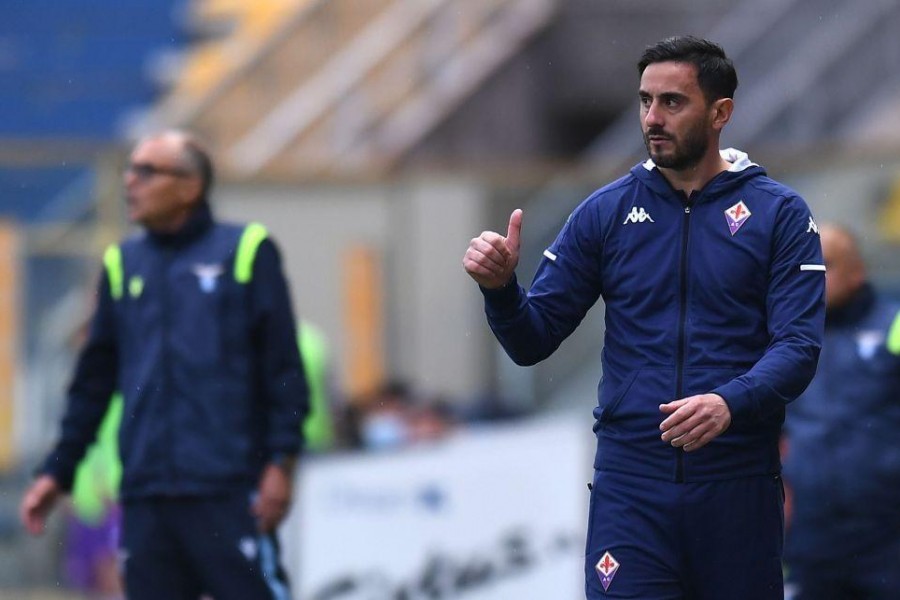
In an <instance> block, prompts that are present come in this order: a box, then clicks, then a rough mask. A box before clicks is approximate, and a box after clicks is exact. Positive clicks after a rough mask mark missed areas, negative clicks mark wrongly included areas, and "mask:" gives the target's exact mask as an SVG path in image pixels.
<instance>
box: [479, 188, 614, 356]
mask: <svg viewBox="0 0 900 600" xmlns="http://www.w3.org/2000/svg"><path fill="white" fill-rule="evenodd" d="M600 249H601V237H600V226H599V219H598V216H597V211H596V209H595V207H594V206H593V205H592V203H590V199H588V201H585V202H584V203H583V204H582V205H581V206H579V207H578V208H577V209H576V210H575V212H573V213H572V215H571V216H570V217H569V220H568V221H567V222H566V225H565V226H564V227H563V229H562V231H561V232H560V234H559V236H557V238H556V241H554V242H553V244H552V245H551V246H550V248H548V249H547V250H546V251H544V258H543V259H542V261H541V264H540V266H539V267H538V270H537V273H536V274H535V276H534V281H533V282H532V284H531V289H530V290H529V291H528V292H527V293H526V292H525V290H524V289H522V287H521V286H519V284H518V282H517V280H516V278H515V277H513V279H512V281H510V283H509V284H507V285H506V286H505V287H503V288H500V289H496V290H487V289H484V288H482V289H481V292H482V294H483V295H484V304H485V314H486V315H487V319H488V324H489V325H490V327H491V330H492V331H493V332H494V335H495V336H496V337H497V339H498V340H499V341H500V344H501V345H502V346H503V348H504V350H506V353H507V354H508V355H509V357H510V358H511V359H512V360H513V361H514V362H515V363H516V364H518V365H523V366H524V365H533V364H535V363H538V362H540V361H542V360H544V359H545V358H547V357H548V356H550V355H551V354H553V352H554V351H555V350H556V349H557V348H558V347H559V345H560V344H561V343H562V341H563V340H564V339H566V338H567V337H568V336H569V335H570V334H571V333H572V332H573V331H574V330H575V328H576V327H577V326H578V324H579V323H581V320H582V319H583V318H584V316H585V314H587V311H588V310H589V309H590V308H591V307H592V306H593V305H594V303H595V302H596V301H597V298H598V297H599V296H600V293H601V275H602V274H601V261H600Z"/></svg>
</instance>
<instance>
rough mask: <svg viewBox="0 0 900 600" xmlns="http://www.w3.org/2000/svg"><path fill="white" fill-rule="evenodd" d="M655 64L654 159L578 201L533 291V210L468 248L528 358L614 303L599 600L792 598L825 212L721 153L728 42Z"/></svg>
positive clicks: (647, 119) (595, 515)
mask: <svg viewBox="0 0 900 600" xmlns="http://www.w3.org/2000/svg"><path fill="white" fill-rule="evenodd" d="M638 70H639V72H640V75H641V78H640V89H639V92H638V97H639V101H640V121H641V127H642V131H643V135H644V141H645V144H646V146H647V151H648V152H649V154H650V159H649V160H647V161H645V162H644V163H642V164H638V165H636V166H635V167H634V168H632V169H631V172H630V173H629V174H628V175H626V176H625V177H623V178H621V179H619V180H618V181H615V182H613V183H611V184H609V185H607V186H605V187H603V188H601V189H600V190H598V191H597V192H595V193H594V194H592V195H591V196H590V197H589V198H588V199H587V200H585V201H584V202H583V203H582V204H581V205H580V206H579V207H578V208H576V209H575V211H574V212H573V213H572V214H571V216H570V217H569V219H568V221H567V223H566V224H565V226H564V227H563V229H562V231H561V233H560V234H559V236H558V237H557V239H556V241H555V242H553V244H551V246H550V247H549V248H547V249H546V250H545V251H544V253H543V254H544V259H543V261H542V263H541V265H540V267H539V268H538V271H537V273H536V275H535V278H534V281H533V282H532V284H531V288H530V290H529V291H528V292H526V291H525V290H524V289H522V288H521V287H520V286H519V285H518V283H517V280H516V275H515V268H516V265H517V264H518V260H519V234H520V231H521V227H522V211H521V210H515V211H514V212H513V213H512V215H511V216H510V219H509V226H508V229H507V234H506V236H503V235H501V234H499V233H495V232H492V231H486V232H484V233H482V234H481V235H480V236H479V237H477V238H475V239H473V240H472V241H471V242H470V244H469V248H468V250H467V251H466V254H465V257H464V258H463V265H464V267H465V269H466V271H467V272H468V273H469V275H470V276H471V277H472V278H473V279H474V280H475V281H476V282H477V283H478V284H479V286H480V289H481V291H482V293H483V295H484V299H485V312H486V314H487V318H488V322H489V324H490V326H491V329H492V330H493V332H494V334H495V335H496V336H497V338H498V339H499V340H500V342H501V343H502V344H503V347H504V348H505V349H506V351H507V353H508V354H509V355H510V357H511V358H512V359H513V360H514V361H515V362H516V363H517V364H520V365H531V364H534V363H536V362H538V361H540V360H543V359H544V358H546V357H547V356H549V355H550V354H551V353H552V352H553V351H554V350H555V349H556V348H557V347H558V346H559V344H560V343H561V342H562V341H563V340H564V339H565V338H566V337H567V336H568V335H569V334H570V333H571V332H572V331H573V330H574V329H575V327H577V326H578V324H579V323H580V322H581V319H582V318H583V317H584V315H585V314H586V312H587V311H588V309H590V307H591V306H592V305H593V304H594V303H595V302H596V301H597V299H598V298H600V297H601V296H602V298H603V300H604V302H605V304H606V334H605V340H604V348H603V353H602V358H601V362H602V369H603V379H602V380H601V383H600V389H599V403H598V406H597V407H596V408H595V409H594V416H595V418H596V423H595V425H594V431H595V432H596V435H597V453H596V456H595V461H594V469H595V470H594V479H593V484H592V486H591V487H592V492H591V500H590V516H589V521H588V534H587V549H586V553H585V576H586V593H587V597H588V598H589V599H595V598H601V597H603V598H641V599H642V600H652V599H666V600H673V599H679V598H680V599H684V598H699V599H719V598H728V599H729V600H742V599H745V600H768V599H776V598H778V599H780V598H782V595H783V581H782V575H781V556H782V534H783V498H784V496H783V489H782V484H781V478H780V469H781V465H780V460H779V454H778V439H779V434H780V430H781V424H782V421H783V420H784V412H785V405H786V404H787V403H788V402H790V401H791V400H793V399H794V398H796V397H797V396H798V395H799V394H800V393H801V392H802V391H803V390H804V388H805V387H806V386H807V384H808V383H809V381H810V379H811V378H812V376H813V374H814V373H815V370H816V363H817V360H818V356H819V349H820V346H821V340H822V335H823V323H824V302H823V293H824V287H825V278H824V271H825V266H824V264H823V262H822V252H821V248H820V244H819V236H818V232H817V228H816V224H815V221H813V218H812V215H811V214H810V211H809V208H808V207H807V205H806V203H805V202H804V201H803V199H802V198H801V197H800V196H799V195H798V194H797V193H796V192H794V191H793V190H791V189H789V188H787V187H786V186H784V185H782V184H780V183H777V182H775V181H773V180H772V179H769V178H768V177H767V176H766V172H765V170H764V169H763V168H762V167H760V166H759V165H757V164H755V163H753V162H751V161H750V159H749V158H748V157H747V155H746V154H744V153H742V152H739V151H737V150H734V149H727V150H723V151H720V150H719V137H720V134H721V132H722V129H723V128H724V127H725V125H726V124H727V123H728V121H729V119H730V118H731V115H732V111H733V109H734V100H733V99H732V97H733V95H734V91H735V89H736V87H737V76H736V74H735V70H734V67H733V65H732V63H731V61H730V60H729V59H728V58H727V57H726V55H725V53H724V51H723V50H722V48H721V47H719V46H718V45H716V44H714V43H712V42H709V41H706V40H699V39H696V38H692V37H674V38H668V39H665V40H662V41H661V42H659V43H657V44H655V45H653V46H651V47H649V48H647V49H646V50H645V52H644V54H643V56H642V57H641V59H640V62H639V63H638Z"/></svg>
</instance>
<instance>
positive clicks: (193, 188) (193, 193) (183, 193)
mask: <svg viewBox="0 0 900 600" xmlns="http://www.w3.org/2000/svg"><path fill="white" fill-rule="evenodd" d="M202 189H203V183H202V182H201V181H200V177H199V176H198V175H192V176H190V177H185V178H184V179H183V180H182V182H181V185H180V186H179V190H180V192H179V197H180V200H181V202H182V204H185V205H193V204H196V203H198V202H199V198H200V192H201V191H202Z"/></svg>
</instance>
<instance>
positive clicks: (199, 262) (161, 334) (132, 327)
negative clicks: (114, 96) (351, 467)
mask: <svg viewBox="0 0 900 600" xmlns="http://www.w3.org/2000/svg"><path fill="white" fill-rule="evenodd" d="M212 183H213V165H212V161H211V159H210V155H209V153H208V152H207V151H206V149H205V148H204V147H203V146H202V145H201V144H200V143H199V142H198V141H197V140H196V139H195V138H194V137H193V136H192V135H190V134H188V133H185V132H181V131H167V132H163V133H161V134H158V135H153V136H150V137H148V138H146V139H144V140H142V141H140V142H139V143H138V144H137V146H136V147H135V149H134V150H133V152H132V153H131V157H130V160H129V163H128V166H127V167H126V169H125V173H124V186H125V194H126V199H127V204H128V216H129V219H130V220H131V221H132V222H134V223H136V224H139V225H141V226H142V231H141V232H140V233H138V234H137V235H134V236H132V237H129V238H128V239H126V240H124V241H123V242H122V243H121V244H118V245H113V246H110V247H109V248H108V249H107V251H106V254H105V256H104V260H103V262H104V271H103V274H102V276H101V278H100V284H99V288H98V291H97V306H96V309H95V312H94V315H93V318H92V322H91V327H90V331H89V335H88V339H87V342H86V344H85V346H84V347H83V349H82V351H81V354H80V356H79V359H78V363H77V366H76V370H75V374H74V377H73V379H72V383H71V385H70V387H69V391H68V404H67V409H66V413H65V416H64V418H63V421H62V428H61V435H60V438H59V441H58V443H57V444H56V446H55V448H54V449H53V450H52V452H51V453H50V455H49V457H48V458H47V460H46V461H45V462H44V464H43V465H42V466H41V467H40V469H39V475H38V477H37V479H36V480H35V482H34V483H33V484H32V486H31V487H30V488H29V490H28V491H27V492H26V494H25V496H24V498H23V500H22V504H21V511H20V512H21V518H22V521H23V523H24V524H25V526H26V528H27V529H28V530H29V531H30V532H31V533H33V534H39V533H41V532H42V531H43V530H44V525H45V522H46V518H47V516H48V514H49V513H50V512H51V510H52V509H53V507H54V505H55V503H56V500H57V499H58V497H59V496H60V495H61V494H62V493H66V492H68V491H69V490H70V488H71V485H72V480H73V477H74V472H75V468H76V466H77V464H78V462H79V460H80V459H81V457H82V455H83V454H84V452H85V449H86V448H87V447H88V446H89V445H90V443H91V442H92V441H93V440H94V438H95V436H96V433H97V429H98V427H99V425H100V422H101V420H102V418H103V416H104V414H105V413H106V410H107V407H108V405H109V401H110V398H111V397H112V396H113V393H114V392H115V391H116V390H118V391H119V392H121V394H122V397H123V400H124V404H123V411H122V423H121V429H120V434H119V448H120V453H121V458H122V464H123V475H122V483H121V499H122V504H123V509H124V510H123V515H124V521H123V531H122V536H121V542H120V552H121V556H120V561H121V564H122V567H123V573H124V580H125V587H126V592H127V595H128V597H129V598H131V599H132V600H141V599H148V600H149V599H154V600H155V599H159V598H166V599H170V600H180V599H184V600H195V599H196V598H198V597H200V596H201V595H202V594H209V595H211V596H213V597H215V598H216V599H217V600H228V599H229V598H230V599H234V600H254V599H257V598H259V599H262V598H287V597H289V592H288V589H287V582H286V579H285V577H284V572H283V570H282V569H281V567H280V565H279V562H278V545H277V540H276V538H275V528H276V527H277V526H278V524H279V523H280V522H281V521H282V520H283V519H284V517H285V516H286V514H287V510H288V508H289V506H290V501H291V494H292V475H293V471H294V463H295V460H296V456H297V455H298V453H299V451H300V447H301V441H302V440H301V437H302V435H301V433H300V432H301V423H302V421H303V418H304V416H305V414H306V413H307V411H308V389H307V384H306V380H305V377H304V372H303V366H302V363H301V359H300V355H299V353H298V350H297V344H296V338H295V335H296V325H295V319H294V315H293V314H292V309H291V302H290V298H289V293H288V286H287V282H286V281H285V278H284V275H283V272H282V267H281V260H280V257H279V253H278V250H277V248H276V246H275V244H274V243H273V242H272V240H270V239H269V238H268V235H267V232H266V229H265V228H264V227H263V226H262V225H260V224H256V223H253V224H249V225H234V224H225V223H219V222H217V221H216V220H214V218H213V216H212V212H211V210H210V205H209V192H210V188H211V186H212Z"/></svg>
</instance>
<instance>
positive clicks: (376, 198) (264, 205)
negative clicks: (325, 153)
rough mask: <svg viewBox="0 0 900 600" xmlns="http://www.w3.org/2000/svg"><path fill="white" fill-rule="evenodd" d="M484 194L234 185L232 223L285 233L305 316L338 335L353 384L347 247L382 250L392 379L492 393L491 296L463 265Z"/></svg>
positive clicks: (423, 186) (228, 189) (428, 182)
mask: <svg viewBox="0 0 900 600" xmlns="http://www.w3.org/2000/svg"><path fill="white" fill-rule="evenodd" d="M485 197H486V193H485V191H484V190H483V189H482V188H481V187H480V186H479V185H475V184H472V183H469V182H466V181H460V180H455V179H453V180H451V179H416V180H409V181H402V182H396V183H392V184H384V185H370V184H369V185H350V184H340V185H334V186H313V185H307V186H275V185H227V184H226V185H223V186H221V187H220V189H219V190H218V191H217V193H216V199H215V207H216V211H217V213H218V214H219V215H220V216H221V217H224V218H227V219H233V220H240V221H247V220H255V221H261V222H262V223H264V224H265V225H266V226H267V227H268V228H269V230H270V231H271V233H272V235H273V237H274V238H275V239H276V240H277V242H278V244H279V246H280V248H281V250H282V253H283V258H284V262H285V265H286V272H287V274H288V277H289V279H290V284H291V291H292V294H293V301H294V305H295V307H296V311H297V313H298V314H299V315H301V316H302V318H305V319H309V320H310V321H312V322H313V323H315V324H316V325H318V326H319V327H320V328H321V329H322V330H323V331H324V332H325V334H326V335H327V337H328V338H329V341H330V343H331V347H332V349H333V356H334V359H335V361H336V363H337V364H336V365H335V367H336V372H337V374H338V375H339V383H341V384H343V386H342V387H344V389H346V386H347V384H348V383H349V382H350V380H351V374H350V373H348V372H347V360H346V359H347V357H348V356H349V353H350V350H351V349H350V348H349V346H348V344H349V343H350V342H349V340H348V337H349V331H348V330H347V319H346V317H347V315H346V314H345V309H344V306H345V304H346V300H347V298H346V297H345V291H344V289H343V288H344V286H343V283H342V278H343V277H344V274H343V272H342V269H343V263H342V260H343V259H344V253H345V251H346V250H347V249H348V248H350V247H351V246H354V245H359V244H362V245H365V246H366V247H368V248H370V249H372V250H374V251H375V253H376V255H377V256H379V257H380V261H381V267H382V290H383V296H384V297H383V298H381V306H382V307H383V308H382V311H381V312H382V315H381V317H382V319H383V323H384V327H383V332H382V335H383V339H384V348H385V356H384V361H383V362H384V365H385V376H387V377H392V376H393V377H403V378H406V379H407V380H409V381H410V382H411V383H412V384H413V385H414V387H415V388H417V389H419V390H421V391H422V392H426V393H429V394H441V395H446V396H449V397H451V398H454V397H469V396H472V395H475V394H478V393H480V392H481V391H483V389H484V388H485V386H486V385H487V384H488V381H487V378H488V377H489V374H490V369H489V363H490V350H491V348H490V345H489V340H490V338H489V332H488V331H487V328H486V326H485V325H484V320H483V317H482V314H481V297H480V294H479V293H478V291H477V289H476V288H475V286H474V284H473V283H472V282H471V280H469V278H468V277H467V276H466V274H465V272H464V271H463V269H462V255H463V253H464V251H465V248H466V246H467V244H468V241H469V239H470V238H471V237H473V236H474V235H477V234H478V233H480V232H481V230H482V229H483V228H484V225H483V223H484V218H483V217H482V215H483V214H484V211H485V206H484V205H485Z"/></svg>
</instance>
